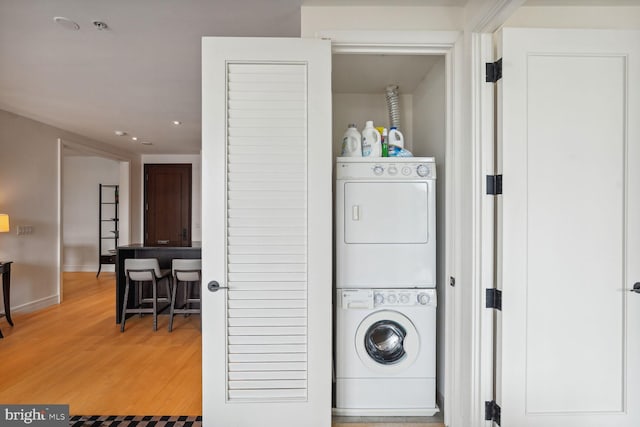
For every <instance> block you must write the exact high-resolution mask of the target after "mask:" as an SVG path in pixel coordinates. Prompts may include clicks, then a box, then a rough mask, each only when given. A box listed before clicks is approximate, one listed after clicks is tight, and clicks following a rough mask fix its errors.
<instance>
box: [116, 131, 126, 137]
mask: <svg viewBox="0 0 640 427" xmlns="http://www.w3.org/2000/svg"><path fill="white" fill-rule="evenodd" d="M113 133H115V134H116V135H118V136H125V135H126V134H127V132H125V131H123V130H116V131H113Z"/></svg>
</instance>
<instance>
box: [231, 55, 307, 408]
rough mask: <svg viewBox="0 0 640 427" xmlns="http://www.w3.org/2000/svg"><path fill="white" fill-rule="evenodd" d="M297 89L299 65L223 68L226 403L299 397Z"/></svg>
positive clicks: (300, 162) (300, 133)
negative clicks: (225, 73) (225, 118)
mask: <svg viewBox="0 0 640 427" xmlns="http://www.w3.org/2000/svg"><path fill="white" fill-rule="evenodd" d="M305 87H306V72H305V66H304V65H295V64H282V65H269V64H231V65H229V66H228V82H227V90H228V110H227V114H228V122H227V124H228V129H227V134H228V139H227V144H228V146H227V153H228V155H227V193H226V194H227V208H228V210H227V212H228V222H227V233H226V234H227V235H226V237H227V238H226V240H227V284H228V286H229V292H228V294H227V297H228V300H227V324H228V331H227V336H228V345H227V352H228V353H227V355H228V362H229V364H230V365H229V375H228V379H227V382H228V397H229V399H230V400H234V399H252V400H258V401H261V400H267V401H268V400H272V399H275V398H277V399H296V400H297V399H301V398H306V388H307V365H306V360H307V329H306V325H307V323H306V316H307V287H306V286H307V283H306V280H307V250H306V245H307V193H306V190H307V186H306V155H307V154H306V144H307V142H306V126H307V123H306V117H307V114H306V89H305ZM274 366H279V367H284V366H294V367H295V369H292V368H291V367H289V368H287V369H283V370H277V369H274Z"/></svg>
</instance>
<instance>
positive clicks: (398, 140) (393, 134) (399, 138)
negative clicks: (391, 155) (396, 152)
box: [387, 126, 404, 148]
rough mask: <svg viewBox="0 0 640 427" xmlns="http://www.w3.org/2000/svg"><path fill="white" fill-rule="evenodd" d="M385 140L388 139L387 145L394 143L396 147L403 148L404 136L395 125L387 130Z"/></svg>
mask: <svg viewBox="0 0 640 427" xmlns="http://www.w3.org/2000/svg"><path fill="white" fill-rule="evenodd" d="M387 140H388V141H389V145H395V146H396V147H400V148H404V136H403V135H402V132H400V131H399V130H398V128H397V127H395V126H391V130H390V131H389V137H388V139H387Z"/></svg>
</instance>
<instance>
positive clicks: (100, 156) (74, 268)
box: [58, 139, 130, 302]
mask: <svg viewBox="0 0 640 427" xmlns="http://www.w3.org/2000/svg"><path fill="white" fill-rule="evenodd" d="M58 144H59V175H58V179H59V182H58V216H59V218H58V224H59V229H58V239H59V273H60V274H59V275H58V277H59V282H58V302H62V300H63V298H64V280H63V274H62V273H63V272H94V273H95V272H97V271H98V270H99V269H100V267H101V264H100V263H101V261H102V259H103V257H102V254H101V253H100V252H101V248H104V253H105V254H108V253H109V252H108V250H109V249H111V250H112V251H114V250H115V247H110V246H108V245H109V244H110V243H111V244H112V245H114V243H115V241H116V240H115V239H112V240H110V241H107V240H104V241H102V245H101V244H100V243H101V241H100V239H102V237H104V236H105V235H108V234H109V233H112V234H113V232H114V231H115V232H117V233H118V235H117V241H118V244H127V243H129V234H130V232H129V230H130V226H129V224H130V213H129V187H130V185H129V160H128V159H124V158H121V157H118V156H115V155H113V154H111V153H108V152H103V151H101V150H98V149H95V148H92V147H87V146H85V145H82V144H77V143H74V142H71V141H66V140H60V139H59V140H58ZM100 184H103V185H111V186H115V185H117V186H118V200H119V203H118V205H117V219H118V224H117V229H115V228H114V225H113V224H109V225H107V226H105V225H104V224H103V221H101V215H100V209H101V206H100ZM112 188H114V187H112ZM112 217H116V212H112V215H111V216H110V219H111V218H112ZM109 227H110V228H109ZM103 229H104V230H103ZM112 229H113V230H112ZM113 237H115V234H114V236H113ZM102 271H115V268H114V265H102Z"/></svg>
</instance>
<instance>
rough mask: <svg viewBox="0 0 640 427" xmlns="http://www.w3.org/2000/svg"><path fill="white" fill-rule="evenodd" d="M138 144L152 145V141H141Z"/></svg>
mask: <svg viewBox="0 0 640 427" xmlns="http://www.w3.org/2000/svg"><path fill="white" fill-rule="evenodd" d="M140 144H142V145H153V143H152V142H149V141H142V142H141V143H140Z"/></svg>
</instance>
